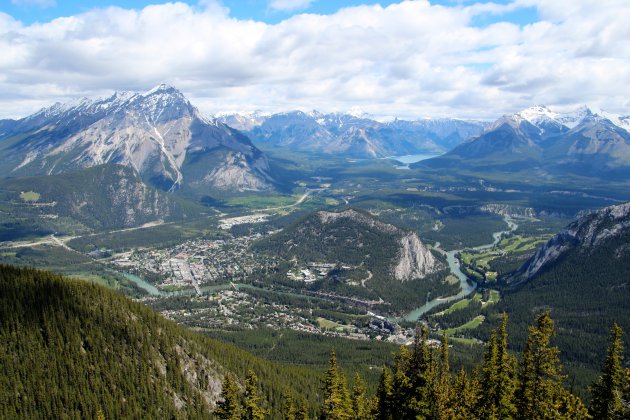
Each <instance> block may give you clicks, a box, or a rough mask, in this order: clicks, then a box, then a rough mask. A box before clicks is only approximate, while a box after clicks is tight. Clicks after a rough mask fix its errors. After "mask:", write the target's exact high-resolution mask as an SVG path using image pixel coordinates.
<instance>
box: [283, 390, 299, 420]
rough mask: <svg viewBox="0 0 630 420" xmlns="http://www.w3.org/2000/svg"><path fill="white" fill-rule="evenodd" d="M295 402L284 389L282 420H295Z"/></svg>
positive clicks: (291, 395) (289, 392)
mask: <svg viewBox="0 0 630 420" xmlns="http://www.w3.org/2000/svg"><path fill="white" fill-rule="evenodd" d="M295 416H296V411H295V400H294V399H293V394H292V393H291V390H290V389H285V390H284V391H283V393H282V417H283V418H284V420H295Z"/></svg>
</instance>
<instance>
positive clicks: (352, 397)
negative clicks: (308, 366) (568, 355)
mask: <svg viewBox="0 0 630 420" xmlns="http://www.w3.org/2000/svg"><path fill="white" fill-rule="evenodd" d="M507 321H508V317H507V315H505V314H503V316H502V320H501V324H500V325H499V326H498V327H497V328H496V329H495V330H494V331H493V332H492V334H491V337H490V340H489V342H488V346H487V349H486V351H485V355H484V360H483V363H482V365H481V366H480V367H479V368H478V369H476V370H473V371H472V372H467V371H465V370H464V369H461V370H459V371H458V372H456V373H453V372H452V371H451V368H450V361H449V344H448V337H447V336H446V335H443V336H442V341H441V342H439V343H438V342H437V340H430V339H429V335H428V329H427V328H426V327H425V326H422V327H420V328H419V329H418V331H417V334H416V338H415V340H414V343H413V344H412V345H411V346H409V347H406V346H402V347H401V349H400V351H399V353H398V354H397V355H395V357H394V360H393V364H392V366H391V367H389V366H384V367H383V370H382V374H381V376H380V381H379V385H378V389H377V391H376V394H375V395H372V396H370V395H368V394H367V387H366V384H365V382H364V381H363V379H362V378H361V376H360V375H358V374H356V375H355V378H354V385H353V387H352V388H349V387H348V383H347V379H346V377H345V375H344V374H343V373H342V371H341V370H340V369H339V367H338V365H337V358H336V355H335V352H334V351H333V352H331V355H330V361H329V367H328V370H327V371H326V374H325V377H324V379H323V381H322V392H323V401H322V403H321V404H320V406H319V407H318V416H319V418H320V419H326V420H350V419H366V420H394V419H436V420H442V419H444V420H445V419H515V420H518V419H567V418H570V419H606V420H608V419H610V420H612V419H621V418H630V369H625V368H624V367H623V365H622V361H623V360H622V359H623V340H622V334H623V331H622V329H621V328H620V327H619V326H618V325H617V324H614V325H613V327H612V329H611V334H610V345H609V347H608V351H607V355H606V360H605V362H604V365H603V367H602V372H601V376H600V377H599V378H598V379H597V381H596V382H595V383H593V384H592V386H591V388H590V390H591V397H592V398H591V402H590V405H589V406H588V407H587V406H586V405H585V404H584V402H583V401H582V400H581V399H580V398H579V397H578V396H576V395H574V394H573V393H572V392H571V391H570V390H569V389H567V388H566V387H565V385H564V379H565V378H566V377H565V375H564V374H563V368H562V364H561V363H560V359H559V354H560V351H559V349H558V348H557V347H555V346H553V345H552V339H553V337H554V336H555V326H554V322H553V320H552V319H551V317H550V314H549V312H543V313H541V314H540V315H539V316H538V317H537V320H536V323H535V325H533V326H530V327H529V328H528V337H527V342H526V344H525V347H524V350H523V351H522V353H521V355H520V357H519V358H518V359H517V358H516V357H515V356H514V355H513V354H511V353H510V352H508V334H507ZM256 381H257V378H256V377H255V375H254V374H253V372H250V373H249V374H248V376H247V378H246V380H245V389H244V392H242V393H241V392H240V391H239V388H238V386H237V381H236V379H235V378H234V377H232V376H231V375H226V377H225V380H224V384H223V390H222V394H221V396H222V402H220V403H219V404H218V408H217V410H216V411H215V414H216V415H217V416H218V417H219V418H221V419H232V420H236V419H247V420H250V419H263V418H265V413H266V411H265V408H264V404H265V403H264V400H263V399H262V398H261V397H260V394H258V390H257V388H256V383H257V382H256ZM282 415H283V418H284V419H285V420H303V419H307V418H308V410H307V408H306V403H305V402H302V403H300V402H298V401H296V400H295V399H294V398H293V397H292V396H291V393H290V391H286V392H285V394H284V395H283V403H282Z"/></svg>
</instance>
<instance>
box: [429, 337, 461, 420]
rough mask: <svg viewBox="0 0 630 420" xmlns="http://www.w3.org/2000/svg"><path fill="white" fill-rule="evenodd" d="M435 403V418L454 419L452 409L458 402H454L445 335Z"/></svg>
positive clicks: (442, 419)
mask: <svg viewBox="0 0 630 420" xmlns="http://www.w3.org/2000/svg"><path fill="white" fill-rule="evenodd" d="M433 401H434V403H433V418H435V419H438V420H447V419H450V418H452V411H451V409H450V408H451V406H452V405H453V404H457V403H458V402H457V401H453V400H452V394H451V375H450V361H449V354H448V337H447V335H446V334H445V333H443V334H442V343H441V347H440V369H439V375H438V376H437V377H436V378H435V380H434V381H433Z"/></svg>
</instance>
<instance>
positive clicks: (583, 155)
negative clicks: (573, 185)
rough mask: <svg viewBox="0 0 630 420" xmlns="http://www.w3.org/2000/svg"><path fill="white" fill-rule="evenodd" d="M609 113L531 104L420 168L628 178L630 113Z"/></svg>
mask: <svg viewBox="0 0 630 420" xmlns="http://www.w3.org/2000/svg"><path fill="white" fill-rule="evenodd" d="M605 115H607V117H606V116H602V115H599V114H597V113H593V112H592V111H591V110H590V109H588V108H586V107H582V108H579V109H578V110H576V111H574V112H572V113H566V114H560V113H556V112H553V111H551V110H550V109H548V108H546V107H543V106H537V107H531V108H528V109H526V110H523V111H521V112H519V113H516V114H513V115H506V116H503V117H501V118H500V119H498V120H497V121H496V122H495V123H494V124H493V125H492V126H491V127H489V128H488V129H486V130H485V131H484V132H483V133H482V134H480V135H479V136H476V137H473V138H471V139H469V140H468V141H466V142H464V143H462V144H461V145H459V146H457V147H456V148H455V149H453V150H452V151H450V152H449V153H447V154H445V155H443V156H440V157H437V158H434V159H430V160H428V161H423V162H421V163H418V164H416V165H415V167H431V168H453V167H466V168H470V169H481V170H499V171H507V172H514V171H519V170H530V171H533V170H539V171H542V173H552V174H553V173H567V172H568V173H574V174H579V175H586V176H597V177H613V178H620V179H623V178H627V173H628V170H629V169H630V132H628V131H627V128H628V126H627V117H619V116H616V117H615V116H613V115H612V114H605ZM613 120H614V121H616V123H615V122H613ZM617 124H619V125H617Z"/></svg>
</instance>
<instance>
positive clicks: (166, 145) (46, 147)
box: [0, 85, 273, 192]
mask: <svg viewBox="0 0 630 420" xmlns="http://www.w3.org/2000/svg"><path fill="white" fill-rule="evenodd" d="M0 133H1V134H0V153H1V157H0V175H4V176H23V175H52V174H59V173H64V172H69V171H73V170H79V169H84V168H88V167H92V166H96V165H100V164H103V163H110V162H111V163H117V164H122V165H125V166H128V167H131V168H133V169H134V170H135V171H136V172H137V173H138V174H139V175H140V176H141V178H142V179H143V181H145V182H148V183H149V184H151V185H153V186H155V187H158V188H161V189H163V190H175V189H178V188H189V189H193V190H198V191H201V192H203V191H205V190H208V189H219V190H237V191H245V190H263V189H268V188H271V187H272V184H273V180H272V178H271V176H270V174H269V168H268V163H267V159H266V157H265V156H264V155H263V154H262V153H261V152H260V151H259V150H258V149H257V148H256V147H255V146H254V145H252V144H251V142H250V141H249V139H248V138H247V137H245V136H244V135H242V134H241V133H239V132H238V131H236V130H234V129H231V128H230V127H228V126H226V125H225V124H223V123H221V122H219V121H217V120H209V119H207V118H205V117H203V116H202V115H201V113H200V112H199V110H197V108H195V107H194V106H193V105H192V104H191V103H190V102H189V101H188V100H187V99H186V98H185V97H184V95H182V93H181V92H179V91H178V90H177V89H175V88H173V87H170V86H166V85H159V86H157V87H155V88H154V89H151V90H150V91H148V92H145V93H131V92H122V93H115V94H114V95H112V96H111V97H109V98H106V99H97V100H91V99H87V98H84V99H81V100H79V101H74V102H71V103H67V104H59V103H57V104H55V105H53V106H51V107H49V108H45V109H42V110H41V111H39V112H37V113H35V114H33V115H31V116H29V117H26V118H23V119H21V120H17V121H12V122H5V123H4V124H0Z"/></svg>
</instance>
